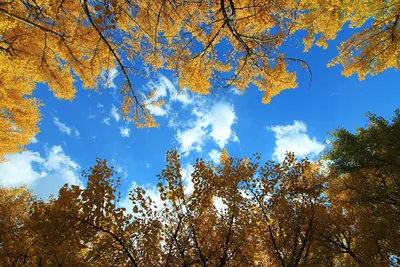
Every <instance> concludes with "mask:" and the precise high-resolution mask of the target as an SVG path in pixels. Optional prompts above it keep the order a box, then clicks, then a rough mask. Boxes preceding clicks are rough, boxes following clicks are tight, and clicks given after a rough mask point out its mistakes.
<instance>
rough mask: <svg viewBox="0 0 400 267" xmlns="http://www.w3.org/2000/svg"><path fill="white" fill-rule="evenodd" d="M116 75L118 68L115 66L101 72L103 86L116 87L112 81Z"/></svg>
mask: <svg viewBox="0 0 400 267" xmlns="http://www.w3.org/2000/svg"><path fill="white" fill-rule="evenodd" d="M117 76H118V70H117V69H116V68H111V69H110V70H108V71H105V72H103V73H102V78H103V80H104V86H105V87H107V88H113V89H116V88H117V86H116V85H115V83H114V79H115V77H117Z"/></svg>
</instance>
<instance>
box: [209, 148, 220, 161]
mask: <svg viewBox="0 0 400 267" xmlns="http://www.w3.org/2000/svg"><path fill="white" fill-rule="evenodd" d="M208 157H209V158H210V159H211V160H212V161H213V162H214V163H215V164H219V163H220V157H221V152H220V151H218V150H216V149H213V150H211V151H210V152H209V153H208Z"/></svg>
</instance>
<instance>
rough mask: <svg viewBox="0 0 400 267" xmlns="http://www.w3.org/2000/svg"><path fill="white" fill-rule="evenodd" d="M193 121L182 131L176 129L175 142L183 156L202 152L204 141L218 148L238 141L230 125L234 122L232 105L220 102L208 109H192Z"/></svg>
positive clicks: (206, 107)
mask: <svg viewBox="0 0 400 267" xmlns="http://www.w3.org/2000/svg"><path fill="white" fill-rule="evenodd" d="M192 114H193V115H194V116H195V118H196V119H195V120H194V121H192V122H190V126H189V127H185V129H184V130H181V129H178V131H177V134H176V140H177V141H178V143H179V145H180V152H181V153H182V154H183V155H184V156H185V155H188V154H189V153H190V152H191V151H192V150H196V151H202V148H203V145H204V143H205V141H207V140H212V141H213V142H215V143H216V144H217V145H218V146H219V147H220V148H223V147H224V146H225V145H226V144H227V143H228V141H230V140H232V141H239V139H238V138H237V136H236V134H235V132H234V131H233V130H232V125H233V124H234V123H235V122H236V116H235V111H234V109H233V105H231V104H228V103H225V102H220V103H216V104H214V105H212V106H211V108H210V107H208V105H207V104H205V105H204V106H203V107H199V108H198V109H193V111H192Z"/></svg>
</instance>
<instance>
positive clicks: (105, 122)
mask: <svg viewBox="0 0 400 267" xmlns="http://www.w3.org/2000/svg"><path fill="white" fill-rule="evenodd" d="M103 123H104V124H107V125H110V117H107V118H104V119H103Z"/></svg>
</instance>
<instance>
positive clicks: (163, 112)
mask: <svg viewBox="0 0 400 267" xmlns="http://www.w3.org/2000/svg"><path fill="white" fill-rule="evenodd" d="M145 87H146V88H147V90H149V91H150V90H156V92H155V94H154V96H153V97H152V98H151V100H152V101H159V100H161V99H164V100H165V102H166V103H165V105H163V106H161V107H160V106H155V107H152V106H149V107H148V109H149V111H150V113H151V114H152V115H154V116H168V115H169V112H170V109H171V108H170V107H171V105H172V103H173V102H179V103H181V104H182V105H183V106H186V105H188V104H190V103H192V101H193V100H192V99H191V97H190V96H189V93H188V91H187V90H186V89H184V90H179V89H178V87H177V85H176V84H174V83H173V82H172V81H171V80H169V79H168V78H167V77H165V76H164V75H162V74H159V75H158V79H157V81H150V82H149V83H147V84H146V86H145ZM151 100H150V99H149V102H150V101H151Z"/></svg>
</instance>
